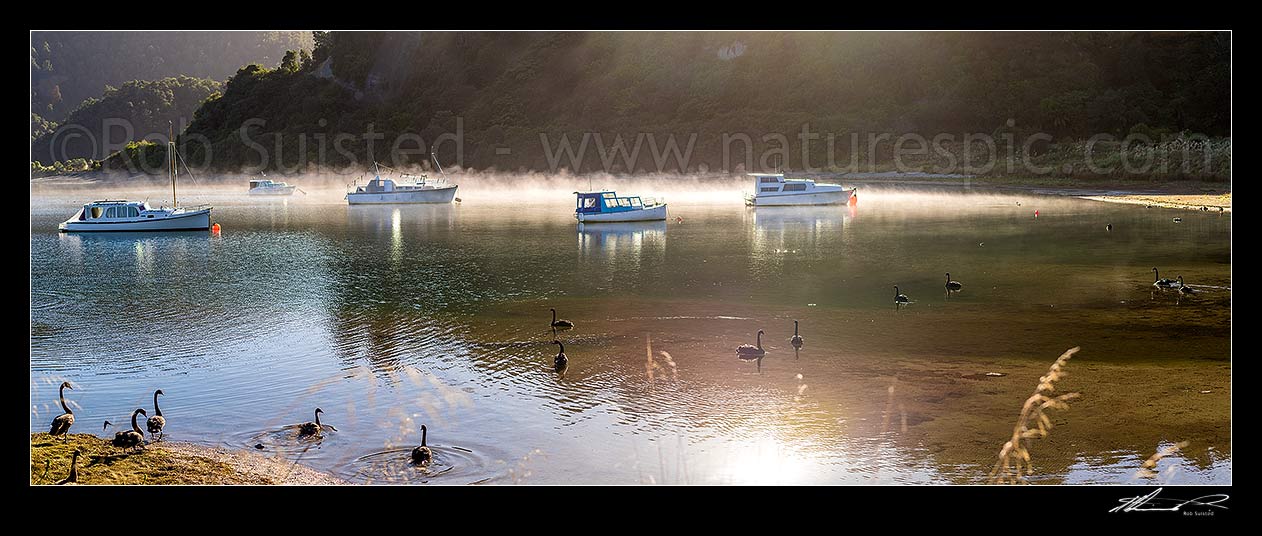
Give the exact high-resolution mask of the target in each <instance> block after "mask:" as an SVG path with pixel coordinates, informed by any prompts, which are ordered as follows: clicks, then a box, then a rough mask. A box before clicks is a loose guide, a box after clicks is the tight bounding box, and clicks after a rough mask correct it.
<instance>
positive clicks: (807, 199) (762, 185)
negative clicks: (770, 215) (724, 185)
mask: <svg viewBox="0 0 1262 536" xmlns="http://www.w3.org/2000/svg"><path fill="white" fill-rule="evenodd" d="M748 175H749V176H750V177H753V178H754V193H752V194H749V193H747V194H745V204H746V205H748V206H753V207H770V206H791V205H835V204H842V203H848V202H849V201H850V198H851V197H853V196H854V194H855V189H854V188H851V189H849V190H847V189H845V188H842V187H841V185H840V184H826V183H821V184H816V183H815V181H814V180H812V179H785V178H784V174H783V173H749V174H748Z"/></svg>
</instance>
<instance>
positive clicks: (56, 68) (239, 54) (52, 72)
mask: <svg viewBox="0 0 1262 536" xmlns="http://www.w3.org/2000/svg"><path fill="white" fill-rule="evenodd" d="M311 47H312V43H311V34H310V33H309V32H99V31H97V32H33V33H32V34H31V102H32V111H33V112H34V113H36V114H39V115H40V116H41V117H43V118H44V119H46V120H49V121H53V122H58V123H61V122H63V121H64V120H65V119H66V117H67V116H69V115H70V113H71V112H72V111H74V110H75V109H77V108H78V107H79V105H80V103H82V102H83V101H84V100H85V99H87V98H90V97H100V95H101V94H102V93H103V92H104V91H105V88H106V86H113V87H119V86H121V85H122V84H123V83H125V82H129V81H132V80H157V79H161V78H168V77H174V76H180V75H186V76H191V77H194V78H211V79H215V80H223V79H225V78H227V77H228V76H229V75H231V74H232V73H234V72H236V70H237V69H239V68H240V67H241V66H242V65H245V64H248V63H255V62H257V63H262V64H264V65H275V64H276V63H277V62H279V61H280V59H281V56H282V55H284V54H285V51H286V50H291V49H308V50H310V49H311Z"/></svg>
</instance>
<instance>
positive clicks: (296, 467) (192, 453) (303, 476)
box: [150, 442, 349, 486]
mask: <svg viewBox="0 0 1262 536" xmlns="http://www.w3.org/2000/svg"><path fill="white" fill-rule="evenodd" d="M150 448H162V449H166V450H167V451H169V452H171V454H173V455H175V457H176V458H184V459H187V458H201V459H207V460H211V461H215V462H219V463H223V464H226V465H228V466H229V467H231V468H232V469H233V470H234V471H236V473H237V474H236V476H237V477H238V478H241V479H242V480H245V482H231V481H229V482H208V483H222V484H237V483H257V484H294V485H304V486H310V485H329V484H349V482H346V481H344V480H342V479H340V478H337V477H335V476H333V475H330V474H328V473H324V472H321V471H317V470H315V469H312V468H310V467H307V466H305V465H302V464H297V463H293V462H290V461H288V460H285V459H283V458H277V457H272V456H266V455H263V454H261V453H258V452H254V451H249V450H228V449H226V448H215V447H207V446H204V445H197V444H193V443H166V442H163V443H158V444H156V445H154V446H153V447H150Z"/></svg>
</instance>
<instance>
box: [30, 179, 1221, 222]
mask: <svg viewBox="0 0 1262 536" xmlns="http://www.w3.org/2000/svg"><path fill="white" fill-rule="evenodd" d="M794 175H801V176H804V177H809V178H813V179H815V180H822V181H840V182H842V183H845V184H847V185H849V186H857V187H859V188H861V189H862V188H867V187H873V186H876V187H898V186H911V187H939V188H967V189H974V188H978V189H988V190H997V191H1015V192H1027V193H1033V194H1041V195H1056V196H1063V197H1077V198H1080V199H1086V200H1089V201H1100V202H1107V203H1122V204H1132V205H1145V206H1148V207H1160V208H1172V209H1183V210H1205V211H1220V210H1219V209H1220V208H1221V209H1222V210H1221V211H1220V212H1231V184H1230V183H1229V182H1228V183H1221V182H1202V181H1161V182H1153V181H1085V180H1077V179H1070V178H1030V179H1012V178H1002V177H977V176H968V175H959V174H932V173H899V172H886V173H881V172H876V173H842V174H821V173H797V174H794ZM496 177H497V175H487V174H485V173H484V172H476V171H475V172H471V173H470V174H469V178H470V179H472V180H473V181H474V182H477V181H479V180H487V179H489V180H495V181H498V180H499V179H498V178H496ZM668 177H669V175H646V176H644V177H643V178H645V179H649V180H653V179H659V178H668ZM725 177H727V178H725ZM289 178H290V179H294V178H295V177H289ZM313 178H314V177H313ZM629 178H630V177H628V179H629ZM560 179H561V180H576V179H575V176H568V177H564V178H560ZM164 180H165V178H162V177H151V176H146V175H138V176H133V177H122V176H118V175H110V174H102V173H99V172H84V173H73V174H65V175H50V176H45V177H38V178H33V179H31V181H30V188H31V193H42V192H40V191H41V190H44V189H46V188H64V189H78V188H99V187H105V188H110V187H125V186H126V187H131V186H138V187H141V188H159V187H165V186H166V185H165V183H164V182H163V181H164ZM320 180H321V181H322V182H328V183H329V184H340V182H339V181H340V180H342V177H338V178H337V179H336V180H333V181H332V182H330V179H329V177H327V176H324V177H320ZM706 180H713V181H715V182H721V181H730V180H731V179H730V176H729V175H726V174H715V175H713V176H712V177H708V178H707V179H706ZM201 182H202V185H203V186H223V185H235V184H236V183H237V182H240V181H233V180H228V179H219V180H214V179H209V178H206V179H203V180H202V181H201ZM329 184H326V185H325V186H328V185H329ZM316 187H318V186H316Z"/></svg>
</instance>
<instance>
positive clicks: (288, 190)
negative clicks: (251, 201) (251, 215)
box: [249, 186, 298, 195]
mask: <svg viewBox="0 0 1262 536" xmlns="http://www.w3.org/2000/svg"><path fill="white" fill-rule="evenodd" d="M297 188H298V187H297V186H286V187H284V188H255V189H253V190H250V191H249V194H250V195H294V190H295V189H297Z"/></svg>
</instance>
